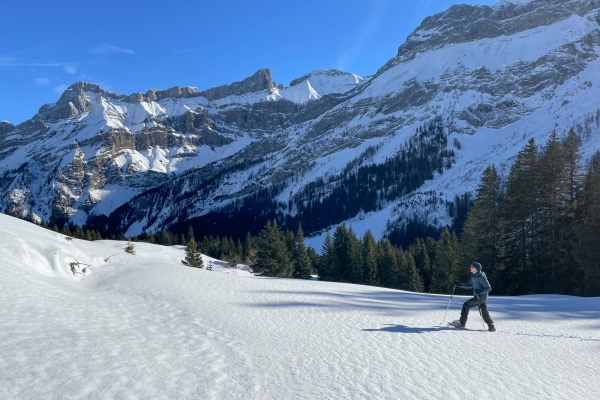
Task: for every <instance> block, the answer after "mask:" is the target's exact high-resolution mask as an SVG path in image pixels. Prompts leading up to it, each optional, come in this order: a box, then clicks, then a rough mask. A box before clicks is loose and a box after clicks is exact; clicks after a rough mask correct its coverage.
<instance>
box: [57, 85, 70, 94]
mask: <svg viewBox="0 0 600 400" xmlns="http://www.w3.org/2000/svg"><path fill="white" fill-rule="evenodd" d="M68 87H69V85H58V86H55V87H54V92H55V93H57V94H62V93H63V92H64V91H65V90H67V88H68Z"/></svg>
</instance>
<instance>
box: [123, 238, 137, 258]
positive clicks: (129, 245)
mask: <svg viewBox="0 0 600 400" xmlns="http://www.w3.org/2000/svg"><path fill="white" fill-rule="evenodd" d="M124 250H125V253H129V254H131V255H135V245H134V244H133V243H131V240H129V241H128V242H127V246H125V248H124Z"/></svg>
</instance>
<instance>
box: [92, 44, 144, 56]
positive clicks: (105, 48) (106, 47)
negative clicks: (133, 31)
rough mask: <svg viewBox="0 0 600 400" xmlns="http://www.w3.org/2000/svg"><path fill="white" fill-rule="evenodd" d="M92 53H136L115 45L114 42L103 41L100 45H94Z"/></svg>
mask: <svg viewBox="0 0 600 400" xmlns="http://www.w3.org/2000/svg"><path fill="white" fill-rule="evenodd" d="M89 52H90V53H92V54H114V53H124V54H134V52H133V50H130V49H125V48H123V47H119V46H113V45H112V44H106V43H103V44H101V45H100V46H98V47H94V48H93V49H90V50H89Z"/></svg>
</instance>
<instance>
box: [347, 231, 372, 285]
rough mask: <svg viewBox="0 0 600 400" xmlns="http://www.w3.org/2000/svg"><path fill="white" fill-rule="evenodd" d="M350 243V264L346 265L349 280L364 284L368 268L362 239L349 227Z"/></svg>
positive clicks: (348, 237)
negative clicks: (366, 267) (365, 262)
mask: <svg viewBox="0 0 600 400" xmlns="http://www.w3.org/2000/svg"><path fill="white" fill-rule="evenodd" d="M347 233H348V236H347V239H348V245H347V251H348V254H347V256H348V257H347V258H348V261H347V262H348V265H347V267H346V270H347V271H348V272H347V276H348V279H347V281H348V282H351V283H358V284H364V283H366V281H367V278H366V270H365V265H364V259H363V246H362V241H361V240H360V239H359V238H358V237H357V236H356V235H355V234H354V232H353V231H352V228H350V229H348V232H347Z"/></svg>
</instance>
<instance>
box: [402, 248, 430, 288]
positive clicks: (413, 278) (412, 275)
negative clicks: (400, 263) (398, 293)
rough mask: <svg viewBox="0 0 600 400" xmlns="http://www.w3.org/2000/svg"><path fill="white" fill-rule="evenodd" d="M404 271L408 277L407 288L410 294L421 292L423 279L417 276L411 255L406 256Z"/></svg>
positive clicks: (423, 286) (417, 272)
mask: <svg viewBox="0 0 600 400" xmlns="http://www.w3.org/2000/svg"><path fill="white" fill-rule="evenodd" d="M406 271H407V272H408V276H409V288H408V290H409V291H411V292H423V291H424V290H425V285H424V284H423V277H422V276H421V275H420V274H419V271H418V270H417V266H416V263H415V259H414V258H413V256H412V254H411V253H408V254H406Z"/></svg>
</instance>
